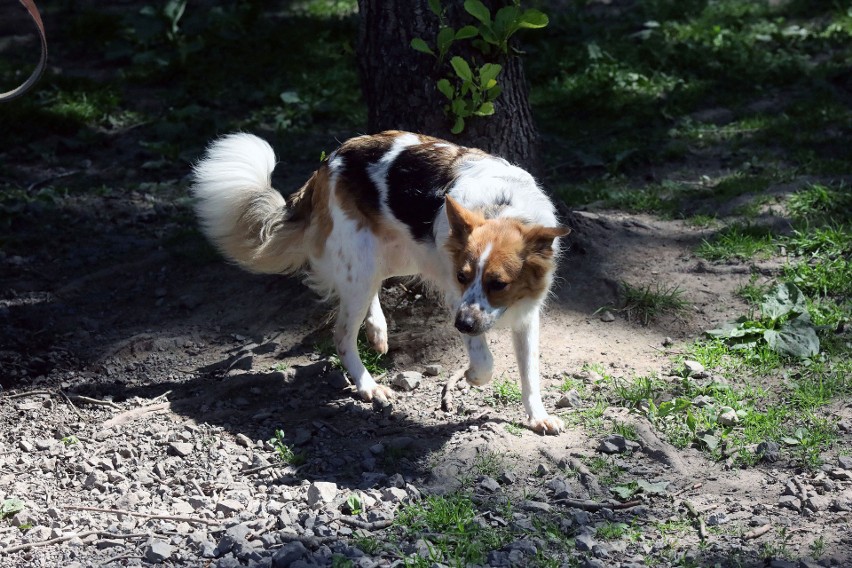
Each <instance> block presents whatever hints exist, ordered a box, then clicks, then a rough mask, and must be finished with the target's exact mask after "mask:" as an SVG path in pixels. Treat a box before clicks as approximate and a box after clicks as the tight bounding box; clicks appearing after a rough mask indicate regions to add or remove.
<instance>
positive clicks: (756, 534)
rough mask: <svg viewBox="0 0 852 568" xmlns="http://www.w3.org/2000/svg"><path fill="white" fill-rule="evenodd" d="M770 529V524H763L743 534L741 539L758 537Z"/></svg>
mask: <svg viewBox="0 0 852 568" xmlns="http://www.w3.org/2000/svg"><path fill="white" fill-rule="evenodd" d="M770 529H772V525H770V524H765V525H763V526H762V527H757V528H756V529H752V530H750V531H748V532H747V533H745V534H744V535H743V540H754V539H756V538H759V537H761V536H763V535H765V534H766V533H768V532H769V531H770Z"/></svg>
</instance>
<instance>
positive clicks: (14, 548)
mask: <svg viewBox="0 0 852 568" xmlns="http://www.w3.org/2000/svg"><path fill="white" fill-rule="evenodd" d="M92 535H98V536H103V537H106V538H114V539H128V538H147V537H149V536H151V535H150V534H149V533H134V534H116V533H111V532H106V531H97V530H94V531H84V532H81V533H68V534H66V535H63V536H58V537H56V538H51V539H49V540H39V541H36V542H27V543H24V544H19V545H17V546H10V547H9V548H3V549H0V551H2V552H5V553H6V554H12V553H13V552H20V551H21V550H27V549H29V548H36V547H39V546H50V545H51V544H58V543H60V542H65V541H67V540H72V539H75V538H86V537H87V536H92Z"/></svg>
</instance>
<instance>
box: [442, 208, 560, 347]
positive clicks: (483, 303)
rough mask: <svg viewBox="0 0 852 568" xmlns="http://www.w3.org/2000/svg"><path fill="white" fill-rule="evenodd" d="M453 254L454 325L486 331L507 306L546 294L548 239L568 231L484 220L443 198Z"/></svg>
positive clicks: (508, 220)
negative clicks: (455, 286) (457, 295)
mask: <svg viewBox="0 0 852 568" xmlns="http://www.w3.org/2000/svg"><path fill="white" fill-rule="evenodd" d="M445 209H446V212H447V219H448V220H449V223H450V237H449V240H448V241H447V245H446V246H447V250H448V251H449V252H450V255H451V257H452V259H453V264H454V267H455V269H456V279H457V281H458V286H459V287H460V289H461V302H460V303H459V305H458V306H456V308H457V311H456V322H455V324H456V328H457V329H458V330H459V331H461V332H462V333H466V334H468V335H479V334H481V333H484V332H486V331H488V330H489V329H490V328H491V327H492V326H493V325H494V324H495V323H496V322H497V320H498V319H500V316H502V315H503V313H504V312H505V311H506V310H507V309H509V308H510V307H511V306H512V305H514V304H516V303H518V302H521V301H523V300H539V299H541V298H542V297H544V295H545V294H547V290H548V288H549V287H550V275H551V272H552V271H553V265H554V245H553V243H554V240H555V239H556V238H558V237H562V236H565V235H567V234H568V233H570V232H571V230H570V229H568V228H565V227H543V226H541V225H533V224H528V223H523V222H522V221H520V220H518V219H512V218H496V219H486V218H485V217H484V216H483V215H481V214H479V213H477V212H475V211H470V210H467V209H465V208H464V207H462V206H461V205H460V204H459V203H458V202H457V201H455V200H454V199H453V198H452V197H449V196H447V198H446V207H445Z"/></svg>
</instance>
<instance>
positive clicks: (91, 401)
mask: <svg viewBox="0 0 852 568" xmlns="http://www.w3.org/2000/svg"><path fill="white" fill-rule="evenodd" d="M59 392H60V393H62V395H63V396H66V397H68V396H69V395H67V394H65V393H64V392H63V391H59ZM69 398H71V400H76V401H77V402H85V403H88V404H97V405H100V406H109V407H110V408H115V409H117V410H121V407H120V406H119V405H117V404H116V403H114V402H113V401H111V400H100V399H98V398H91V397H88V396H83V395H81V394H72V395H70V397H69Z"/></svg>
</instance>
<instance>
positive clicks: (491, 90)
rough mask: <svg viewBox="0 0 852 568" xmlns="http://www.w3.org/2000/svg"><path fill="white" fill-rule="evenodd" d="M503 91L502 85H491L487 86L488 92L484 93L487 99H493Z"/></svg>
mask: <svg viewBox="0 0 852 568" xmlns="http://www.w3.org/2000/svg"><path fill="white" fill-rule="evenodd" d="M502 92H503V87H501V86H500V85H494V86H493V87H488V92H487V93H485V94H486V95H487V98H488V100H489V101H493V100H495V99H496V98H497V97H499V96H500V93H502Z"/></svg>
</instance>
